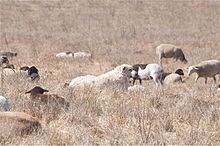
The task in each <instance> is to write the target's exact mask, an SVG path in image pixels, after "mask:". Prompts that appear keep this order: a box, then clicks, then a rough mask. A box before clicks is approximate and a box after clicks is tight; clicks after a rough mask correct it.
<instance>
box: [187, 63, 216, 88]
mask: <svg viewBox="0 0 220 146" xmlns="http://www.w3.org/2000/svg"><path fill="white" fill-rule="evenodd" d="M194 72H195V73H197V76H196V79H195V81H196V82H197V80H198V79H199V78H200V77H204V78H205V84H206V83H207V78H208V77H212V78H213V80H214V82H215V83H216V78H215V76H216V75H217V74H220V61H219V60H207V61H203V62H201V63H199V64H197V65H193V66H190V67H188V76H190V75H191V74H192V73H194Z"/></svg>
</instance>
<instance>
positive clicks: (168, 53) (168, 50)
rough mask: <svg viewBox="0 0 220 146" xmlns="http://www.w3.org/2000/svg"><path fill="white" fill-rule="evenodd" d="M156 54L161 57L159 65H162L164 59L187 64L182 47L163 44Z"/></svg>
mask: <svg viewBox="0 0 220 146" xmlns="http://www.w3.org/2000/svg"><path fill="white" fill-rule="evenodd" d="M156 54H157V55H158V56H159V64H161V65H162V58H173V59H175V60H180V61H181V62H184V63H187V60H186V58H185V55H184V53H183V50H182V49H181V47H177V46H174V45H171V44H161V45H159V46H158V47H157V48H156Z"/></svg>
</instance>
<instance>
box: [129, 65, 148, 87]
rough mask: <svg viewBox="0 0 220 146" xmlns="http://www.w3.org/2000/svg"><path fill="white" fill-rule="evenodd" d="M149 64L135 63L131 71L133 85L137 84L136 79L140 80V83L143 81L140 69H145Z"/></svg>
mask: <svg viewBox="0 0 220 146" xmlns="http://www.w3.org/2000/svg"><path fill="white" fill-rule="evenodd" d="M146 66H147V64H135V65H133V71H132V72H131V76H132V77H131V78H132V79H133V85H134V84H135V81H136V80H139V82H140V84H141V83H142V80H141V79H140V78H139V77H138V74H137V72H138V70H139V67H140V68H141V69H145V68H146Z"/></svg>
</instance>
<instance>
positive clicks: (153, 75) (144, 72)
mask: <svg viewBox="0 0 220 146" xmlns="http://www.w3.org/2000/svg"><path fill="white" fill-rule="evenodd" d="M162 73H163V68H162V66H160V65H159V64H148V65H147V66H146V68H145V69H141V68H140V67H139V70H138V77H139V78H140V79H142V80H150V79H153V80H154V82H155V83H156V85H157V86H158V85H162Z"/></svg>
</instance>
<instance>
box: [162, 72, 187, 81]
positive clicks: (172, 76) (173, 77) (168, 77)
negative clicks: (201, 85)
mask: <svg viewBox="0 0 220 146" xmlns="http://www.w3.org/2000/svg"><path fill="white" fill-rule="evenodd" d="M182 76H184V73H183V70H182V69H178V70H176V72H175V73H163V75H162V80H163V81H164V83H165V84H174V83H182V82H183V79H182Z"/></svg>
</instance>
